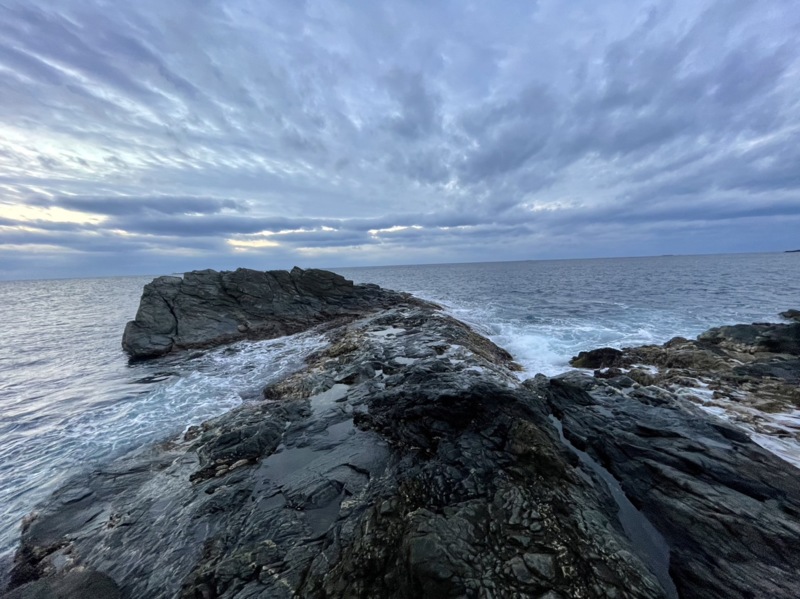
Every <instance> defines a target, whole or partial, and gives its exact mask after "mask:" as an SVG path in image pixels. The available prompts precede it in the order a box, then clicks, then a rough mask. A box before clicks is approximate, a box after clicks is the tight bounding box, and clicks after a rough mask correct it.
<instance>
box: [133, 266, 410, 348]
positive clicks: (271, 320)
mask: <svg viewBox="0 0 800 599" xmlns="http://www.w3.org/2000/svg"><path fill="white" fill-rule="evenodd" d="M401 295H403V294H399V293H395V292H388V291H385V290H383V289H380V288H378V287H377V286H375V285H353V283H352V281H348V280H347V279H345V278H344V277H342V276H340V275H337V274H334V273H332V272H328V271H325V270H316V269H308V270H303V269H301V268H294V269H292V270H291V272H287V271H282V270H281V271H267V272H262V271H257V270H250V269H246V268H240V269H238V270H235V271H223V272H217V271H214V270H201V271H193V272H187V273H186V274H185V275H184V276H183V277H177V276H174V277H159V278H157V279H155V280H154V281H152V282H151V283H149V284H147V285H145V288H144V293H143V294H142V300H141V304H140V305H139V311H138V312H137V314H136V318H135V319H134V320H132V321H131V322H129V323H128V325H127V326H126V327H125V333H124V334H123V336H122V347H123V349H124V350H125V351H126V352H127V353H128V355H129V356H130V357H131V358H132V359H134V360H137V359H145V358H153V357H157V356H160V355H163V354H166V353H169V352H171V351H173V350H179V349H187V348H198V347H209V346H213V345H219V344H221V343H229V342H232V341H238V340H241V339H270V338H273V337H280V336H283V335H290V334H292V333H297V332H299V331H303V330H306V329H308V328H310V327H312V326H315V325H318V324H320V323H322V322H328V321H332V320H335V319H337V318H343V317H353V316H355V315H359V314H363V313H364V312H365V311H367V310H374V309H377V308H380V307H388V306H389V305H391V303H392V302H393V301H395V300H396V299H397V298H398V297H400V296H401Z"/></svg>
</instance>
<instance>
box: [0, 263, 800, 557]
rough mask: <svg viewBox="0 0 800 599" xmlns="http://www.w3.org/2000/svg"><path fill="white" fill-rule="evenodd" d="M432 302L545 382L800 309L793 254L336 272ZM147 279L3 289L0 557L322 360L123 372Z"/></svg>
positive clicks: (283, 355)
mask: <svg viewBox="0 0 800 599" xmlns="http://www.w3.org/2000/svg"><path fill="white" fill-rule="evenodd" d="M334 270H336V271H337V272H339V273H341V274H343V275H344V276H346V277H348V278H351V279H353V280H354V281H356V282H358V283H361V282H369V283H377V284H379V285H381V286H384V287H388V288H392V289H397V290H402V291H410V292H412V293H415V294H417V295H419V296H421V297H424V298H426V299H430V300H433V301H435V302H438V303H440V304H441V305H442V306H444V307H445V309H447V310H448V311H449V312H450V313H451V314H453V315H454V316H456V317H458V318H460V319H462V320H465V321H467V322H469V323H471V324H472V325H474V326H475V327H476V328H477V329H478V330H479V331H480V332H482V333H484V334H486V335H487V336H489V337H490V338H491V339H492V340H494V341H495V342H496V343H498V344H499V345H501V346H503V347H505V348H506V349H508V350H509V351H510V352H511V353H512V354H513V355H514V357H515V359H516V360H517V361H518V362H520V363H521V364H522V365H523V366H524V367H525V368H526V371H525V373H524V376H533V375H534V374H536V373H537V372H542V373H545V374H548V375H553V374H557V373H559V372H563V371H564V370H567V369H568V368H569V365H568V361H569V358H570V357H571V356H573V355H575V354H577V353H578V352H579V351H582V350H587V349H592V348H595V347H600V346H606V345H608V346H614V347H623V346H631V345H640V344H644V343H663V342H664V341H667V340H668V339H670V338H671V337H673V336H676V335H681V336H684V337H693V336H695V335H697V334H698V333H700V332H702V331H704V330H706V329H707V328H709V327H712V326H718V325H722V324H732V323H737V322H754V321H779V318H778V312H780V311H782V310H785V309H787V308H792V307H794V308H800V254H753V255H727V256H664V257H657V258H620V259H598V260H561V261H530V262H508V263H484V264H451V265H427V266H396V267H380V268H378V267H374V268H357V269H334ZM152 278H153V277H150V276H148V277H127V278H103V279H73V280H50V281H11V282H0V310H1V312H0V314H1V315H2V316H1V317H0V555H2V554H4V553H5V554H6V555H7V554H8V552H9V551H11V550H12V549H13V547H14V544H15V543H16V541H17V539H18V533H19V522H20V520H21V518H22V517H23V516H24V515H25V514H26V513H28V512H29V511H30V510H31V509H33V508H34V507H35V505H36V503H37V502H39V501H42V500H43V499H45V498H46V497H47V495H48V494H49V493H51V492H52V491H53V490H54V489H55V488H56V487H57V486H58V485H59V484H60V483H61V482H63V481H64V479H65V478H66V477H67V476H69V475H71V474H73V473H75V472H77V471H79V470H81V469H87V468H94V467H96V466H99V465H100V464H102V463H103V462H105V461H108V460H109V459H112V458H113V457H114V456H117V455H120V454H121V453H124V452H125V451H128V450H130V449H133V448H135V447H137V446H140V445H142V444H144V443H151V442H155V441H158V440H160V439H163V438H166V437H168V436H171V435H175V434H179V433H181V431H183V430H184V429H185V428H186V427H187V426H189V425H191V424H197V423H199V422H202V421H203V420H205V419H208V418H210V417H213V416H215V415H218V414H221V413H223V412H225V411H227V410H229V409H231V408H232V407H234V406H236V405H239V404H241V403H242V402H245V401H252V400H256V399H258V398H259V397H260V392H261V389H262V388H263V387H264V386H265V385H266V384H268V383H269V382H271V381H273V380H277V379H278V378H280V377H282V376H284V375H285V374H286V373H288V372H291V371H293V370H294V369H297V368H300V366H301V365H302V361H303V358H304V357H305V356H306V355H308V354H309V353H310V352H312V351H315V350H316V349H318V348H320V347H322V345H323V344H324V340H323V339H322V338H321V337H320V336H318V335H315V334H313V333H305V334H300V335H294V336H292V337H287V338H282V339H275V340H270V341H261V342H254V343H237V344H234V345H232V346H227V347H223V348H217V349H214V350H210V351H205V352H199V351H197V352H187V353H183V354H178V355H174V356H169V357H166V358H161V359H158V360H154V361H150V362H145V363H137V364H132V365H131V364H128V361H127V358H126V356H125V355H124V353H123V352H122V349H121V347H120V339H121V336H122V331H123V328H124V326H125V323H126V321H128V320H130V319H132V318H133V317H134V315H135V313H136V308H137V306H138V303H139V298H140V296H141V291H142V287H143V286H144V285H145V284H146V283H147V282H149V281H150V280H151V279H152Z"/></svg>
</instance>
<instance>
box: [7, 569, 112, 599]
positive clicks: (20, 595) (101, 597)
mask: <svg viewBox="0 0 800 599" xmlns="http://www.w3.org/2000/svg"><path fill="white" fill-rule="evenodd" d="M5 597H6V599H72V598H76V599H77V598H78V597H81V598H85V599H122V598H123V595H122V592H121V591H120V589H119V587H118V586H117V584H116V583H115V582H114V581H113V580H112V579H111V578H109V577H108V576H106V575H105V574H102V573H100V572H94V571H92V570H81V569H76V570H72V571H69V572H66V573H65V574H62V575H56V576H53V577H51V578H46V579H42V580H36V581H34V582H31V583H28V584H26V585H24V586H21V587H19V588H17V589H14V590H13V591H11V592H10V593H8V594H7V595H5Z"/></svg>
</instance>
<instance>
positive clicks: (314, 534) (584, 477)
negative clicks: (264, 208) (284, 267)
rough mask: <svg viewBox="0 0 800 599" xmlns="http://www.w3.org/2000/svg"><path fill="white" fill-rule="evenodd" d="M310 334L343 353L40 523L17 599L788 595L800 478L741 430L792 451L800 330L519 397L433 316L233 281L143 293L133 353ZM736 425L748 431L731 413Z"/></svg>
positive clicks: (620, 355) (140, 459) (264, 280)
mask: <svg viewBox="0 0 800 599" xmlns="http://www.w3.org/2000/svg"><path fill="white" fill-rule="evenodd" d="M786 316H787V318H796V316H793V315H792V313H791V311H790V313H787V315H786ZM312 327H316V328H317V329H318V330H320V331H324V334H325V335H326V337H327V339H328V342H329V343H328V345H327V347H326V348H325V349H323V350H321V351H319V352H317V353H316V354H314V355H312V356H310V357H309V358H308V359H307V363H306V366H305V368H303V369H302V370H301V371H299V372H297V373H295V374H293V375H290V376H289V377H287V378H286V379H284V380H282V381H279V382H278V383H275V384H273V385H271V386H269V387H268V388H266V389H264V393H263V400H262V401H258V402H252V403H248V404H245V405H243V406H241V407H240V408H238V409H235V410H233V411H231V412H228V413H227V414H225V415H223V416H221V417H219V418H216V419H213V420H211V421H208V422H206V423H204V424H203V425H202V426H199V427H193V428H190V429H189V430H188V431H187V432H186V434H185V435H183V436H182V437H180V438H175V439H170V440H168V441H165V442H164V443H162V444H160V445H157V446H153V447H146V448H142V449H140V450H139V451H137V452H134V453H132V454H130V455H127V456H124V457H122V458H120V459H118V460H115V461H114V462H112V463H111V464H108V465H107V466H106V467H105V468H103V469H102V470H101V471H96V472H93V473H91V474H86V475H82V476H79V477H76V478H75V479H73V480H71V481H70V482H69V483H68V484H67V485H66V486H65V487H63V488H62V489H60V490H59V491H57V492H56V493H55V494H54V495H53V497H52V498H51V499H50V500H48V501H47V502H45V503H44V504H43V505H41V506H39V508H38V509H37V511H35V512H33V513H32V514H31V515H30V516H29V517H28V518H26V520H25V522H24V523H23V532H22V540H21V544H20V548H19V550H18V551H17V554H16V557H15V563H14V568H13V570H12V572H11V585H10V587H9V589H8V591H7V595H6V596H7V597H10V598H14V599H19V598H29V599H30V598H34V597H37V598H43V597H109V598H112V597H129V598H134V597H153V598H160V597H164V598H167V597H182V598H207V599H211V598H238V599H245V598H255V597H264V598H267V597H269V598H281V597H286V598H288V597H309V598H333V597H363V598H367V597H376V598H377V597H386V598H398V599H399V598H412V597H413V598H416V597H430V598H439V597H486V598H490V597H495V598H506V597H542V598H546V599H558V598H563V599H567V598H571V597H726V598H736V597H743V598H744V597H749V598H756V597H764V598H766V597H771V598H772V597H785V598H789V597H796V596H797V588H800V482H799V481H800V478H799V477H798V475H799V474H800V470H798V469H797V468H796V467H794V466H793V465H791V464H790V463H788V462H787V461H785V460H782V459H780V458H779V457H777V456H776V455H775V453H773V451H775V448H774V447H772V448H770V449H771V450H772V451H768V450H767V449H765V448H764V447H762V446H761V445H759V443H756V442H754V441H753V440H751V438H750V436H751V435H753V436H754V437H756V436H757V435H762V436H766V437H768V438H772V439H783V440H784V441H786V440H787V439H789V438H791V440H792V441H793V442H796V441H797V434H798V431H797V428H792V426H790V425H789V424H786V422H784V423H783V424H779V425H776V424H775V422H782V421H780V419H779V417H781V416H782V417H787V415H791V414H793V413H794V412H796V411H797V410H798V407H800V400H798V382H800V322H792V323H790V324H782V325H776V324H756V325H737V326H735V327H721V328H719V329H712V330H711V331H709V332H707V333H705V334H704V335H701V336H700V338H698V340H696V341H689V340H685V339H674V340H672V341H670V342H668V343H667V344H665V345H663V346H649V347H643V348H630V349H626V350H622V351H620V350H612V349H608V348H606V349H603V350H596V351H594V352H588V353H585V354H582V355H581V356H578V357H577V358H576V359H575V362H574V365H575V366H576V367H580V368H584V369H586V368H589V369H592V370H594V372H593V373H591V374H590V373H589V372H588V371H586V370H583V371H572V372H569V373H566V374H564V375H561V376H559V377H553V378H548V377H545V376H543V375H537V376H535V377H533V378H529V379H527V380H522V376H521V375H520V372H519V370H520V369H519V366H518V365H516V364H515V363H514V362H513V360H512V357H511V356H510V355H509V354H508V353H507V352H506V351H505V350H503V349H502V348H500V347H498V346H496V345H495V344H493V343H492V342H491V341H489V340H488V339H486V338H484V337H482V336H480V335H478V334H477V333H475V332H474V331H473V330H471V329H470V328H469V327H468V326H467V325H465V324H463V323H461V322H459V321H457V320H455V319H453V318H451V317H449V316H448V315H446V314H444V313H443V311H442V310H441V309H439V307H438V306H435V305H434V304H431V303H428V302H424V301H422V300H418V299H416V298H414V297H412V296H410V295H408V294H402V293H396V292H392V291H388V290H383V289H379V288H377V287H375V286H360V285H353V284H352V283H351V282H349V281H346V280H345V279H343V278H342V277H339V276H338V275H334V274H333V273H327V272H325V271H316V270H305V271H304V270H301V269H295V270H293V271H292V272H291V273H281V272H267V273H261V272H257V271H247V270H244V269H240V270H238V271H235V272H233V273H216V272H214V271H200V272H195V273H187V275H185V276H184V277H183V278H182V279H181V278H176V277H162V278H160V279H157V280H156V281H154V282H153V283H151V284H149V285H148V286H147V287H146V288H145V291H144V293H143V297H142V303H141V306H140V310H139V313H138V314H137V317H136V320H135V321H132V323H129V325H128V327H127V328H126V331H125V336H124V340H123V345H124V347H125V349H126V351H127V352H128V354H129V355H130V356H131V358H132V359H146V358H151V357H156V356H158V355H162V354H164V353H168V352H172V351H180V350H182V349H186V348H202V347H209V346H212V345H215V344H219V343H227V342H230V341H233V340H238V339H257V338H268V337H274V336H278V335H283V334H289V333H294V332H297V331H299V330H305V329H309V328H312ZM729 405H730V406H734V407H735V406H739V407H740V408H741V410H740V413H741V414H749V416H748V417H747V418H745V417H742V418H741V419H737V418H736V417H734V416H728V418H729V421H725V420H723V419H721V418H719V417H718V416H717V414H716V413H715V410H725V414H736V413H737V412H736V411H735V410H733V408H729V407H728V406H729ZM759 415H764V416H759ZM759 418H761V419H760V420H759ZM789 420H791V418H789ZM742 427H744V428H742ZM776 427H777V428H776ZM781 427H783V428H781ZM792 435H793V437H792ZM761 443H762V444H765V443H764V441H763V440H761ZM767 445H768V444H767ZM776 453H780V452H779V451H776ZM789 453H791V448H790V449H789Z"/></svg>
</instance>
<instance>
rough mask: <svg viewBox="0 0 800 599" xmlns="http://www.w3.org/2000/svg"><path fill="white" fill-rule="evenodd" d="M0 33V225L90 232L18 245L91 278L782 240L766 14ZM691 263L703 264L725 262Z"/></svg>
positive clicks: (162, 21)
mask: <svg viewBox="0 0 800 599" xmlns="http://www.w3.org/2000/svg"><path fill="white" fill-rule="evenodd" d="M0 11H2V12H1V13H0V65H3V68H2V69H0V138H2V142H0V172H2V173H3V174H2V176H1V177H0V186H5V187H0V189H5V190H6V191H0V194H4V195H2V196H0V200H2V201H6V202H8V201H13V202H16V203H18V204H20V205H25V204H28V205H32V206H34V207H38V208H43V207H44V208H47V207H60V208H66V209H69V210H75V211H79V212H90V213H92V214H100V215H103V216H106V217H108V218H107V219H106V220H105V221H104V222H102V223H100V224H97V225H89V224H85V225H79V224H74V223H63V222H62V223H59V222H53V221H52V220H51V221H48V220H38V221H33V222H30V221H27V225H28V226H31V227H33V228H36V229H38V230H39V231H40V232H42V233H41V234H39V235H38V237H36V236H32V237H25V236H20V235H18V234H17V233H14V235H16V236H17V237H16V239H18V240H23V239H33V238H34V237H36V238H39V239H41V238H43V237H42V236H43V235H45V236H49V238H50V239H51V240H53V243H56V244H64V247H69V248H79V247H80V248H81V249H79V250H76V251H79V252H85V253H92V252H95V253H98V254H100V253H104V252H113V249H112V248H113V247H114V244H115V243H117V237H119V236H116V237H115V236H113V235H111V234H109V233H108V231H109V230H110V229H121V230H123V231H127V232H128V233H129V234H130V237H131V238H132V239H130V240H129V241H128V242H125V241H119V243H120V245H119V247H120V249H119V252H118V253H119V254H120V255H125V254H126V252H139V253H142V252H145V253H146V252H148V251H151V250H152V248H154V247H161V248H189V249H192V248H193V249H194V250H196V251H197V252H199V254H198V256H199V255H201V254H202V255H203V256H207V254H204V253H203V252H212V251H216V252H218V255H217V256H216V257H215V260H217V261H218V262H219V263H228V261H235V260H236V259H237V258H238V255H234V254H231V253H230V248H229V247H228V246H227V245H226V243H225V239H226V238H231V237H233V238H242V239H246V238H247V236H248V235H250V236H252V235H254V234H257V233H259V232H262V231H270V232H273V233H275V232H278V231H280V230H303V232H299V233H294V234H293V235H285V236H280V237H281V241H282V243H284V246H283V247H281V248H278V249H274V248H273V249H269V248H264V250H263V252H264V255H271V256H275V259H276V260H277V259H280V260H292V259H293V257H299V256H300V255H299V254H296V253H292V252H293V251H295V250H296V248H300V247H304V248H314V247H318V248H328V249H335V248H352V247H362V252H363V253H362V254H355V253H347V252H345V251H344V249H343V250H342V253H340V254H336V253H328V254H324V255H326V256H329V257H330V258H329V259H330V260H331V262H330V264H335V263H336V262H337V260H342V261H345V262H352V261H353V260H358V259H359V258H358V256H359V255H361V256H363V259H364V260H365V261H369V260H372V259H373V257H375V256H384V257H383V258H381V259H384V260H385V259H392V260H396V261H405V260H403V259H402V256H403V255H404V252H409V255H413V256H419V255H420V254H418V253H415V252H417V248H419V247H424V248H426V251H427V252H428V253H429V254H430V255H431V256H432V255H434V254H435V255H436V256H439V257H442V256H451V257H456V258H458V257H459V256H461V255H467V254H469V252H470V251H472V250H471V249H470V247H469V244H470V243H473V244H480V245H481V247H483V248H484V249H483V250H482V251H481V252H480V256H482V257H484V258H497V259H502V258H506V257H508V254H507V253H506V252H512V251H513V252H518V254H514V255H515V256H516V255H523V253H524V252H525V251H527V250H526V249H525V248H526V243H528V244H529V245H530V246H531V247H537V248H540V249H539V251H542V252H551V253H552V252H554V251H556V250H553V249H546V248H547V242H548V240H549V241H550V242H551V244H552V247H561V246H560V244H561V243H567V241H565V240H571V241H570V242H569V243H571V244H572V245H570V246H569V247H570V252H577V253H578V254H580V253H581V252H583V253H584V254H587V255H588V254H592V253H593V252H595V251H601V250H600V249H596V248H606V249H607V248H610V247H612V245H609V244H613V241H612V240H610V238H607V236H604V235H600V234H598V233H597V231H598V228H599V227H601V226H604V227H607V228H608V230H611V228H613V230H614V232H615V234H616V235H617V236H618V237H620V241H619V247H624V248H634V249H630V251H636V250H635V248H636V247H640V248H642V252H643V253H644V250H646V249H647V248H649V247H651V246H655V245H657V244H658V243H663V244H666V243H677V242H676V241H675V240H679V239H680V235H681V234H682V233H681V231H683V232H684V233H683V234H684V235H685V238H686V240H687V241H686V243H687V244H688V243H689V241H688V240H690V239H691V243H697V242H696V241H695V240H694V237H692V235H693V231H696V230H697V229H696V227H699V226H701V225H699V224H698V223H704V224H702V226H703V227H713V226H716V227H717V229H716V230H720V231H721V230H726V231H727V230H729V229H726V228H725V227H733V226H734V225H733V224H731V223H736V222H740V223H749V222H752V221H753V219H756V220H759V222H761V221H765V222H766V221H767V220H769V219H773V220H772V221H770V222H773V223H774V224H775V227H777V228H780V227H786V226H788V225H786V224H785V223H786V222H788V221H790V220H791V219H792V218H795V215H796V211H795V210H794V208H793V207H794V206H795V205H796V199H797V197H798V192H800V177H798V175H797V169H796V164H797V163H798V160H799V159H800V154H798V149H797V148H800V143H798V142H800V139H799V138H798V135H799V134H798V132H797V130H796V126H797V125H796V123H797V122H800V103H798V102H797V100H796V98H795V96H796V94H795V91H794V88H795V87H796V86H795V85H793V81H792V77H793V76H794V74H795V73H796V72H797V70H798V69H800V42H798V39H800V37H798V36H797V32H798V31H800V13H798V11H796V10H795V6H794V4H793V3H792V2H790V1H788V0H766V1H765V2H764V3H761V4H757V3H752V2H747V1H743V0H703V1H702V2H689V1H688V0H678V1H676V2H667V1H666V0H655V1H654V2H652V3H650V4H649V5H648V6H642V7H634V6H631V5H630V4H629V3H627V2H623V1H622V0H610V1H609V2H604V3H596V4H592V5H586V6H583V7H582V8H581V10H580V11H577V10H573V9H572V8H569V7H566V6H564V5H559V4H557V3H555V4H554V3H536V2H526V1H523V0H514V1H509V2H504V3H502V4H501V5H482V4H476V5H474V6H468V5H464V4H463V3H461V2H456V1H445V2H441V3H433V4H431V3H427V4H426V3H419V2H416V1H411V0H400V1H398V2H392V3H389V2H384V1H378V2H372V3H368V4H366V5H364V6H358V7H354V6H353V5H352V4H350V3H346V2H340V1H338V0H335V1H333V2H330V3H324V4H312V3H301V2H288V1H287V2H284V1H281V2H274V3H270V4H269V5H263V4H262V5H259V4H251V5H243V4H235V3H234V4H220V3H216V2H204V3H202V4H197V3H195V2H189V1H188V0H174V2H169V3H165V2H157V1H154V0H142V2H139V3H128V4H117V5H114V6H113V7H111V6H107V5H105V4H102V3H99V2H96V1H94V0H64V1H63V2H59V3H45V4H38V5H31V4H30V3H25V2H21V1H17V0H11V1H10V2H7V3H6V4H5V5H4V7H3V8H2V9H0ZM26 190H27V191H26ZM530 205H536V206H539V207H544V208H543V209H541V210H539V211H538V212H532V211H531V210H529V209H528V208H527V207H528V206H530ZM54 213H55V212H54ZM42 218H44V217H42ZM48 218H50V217H48ZM780 219H783V221H781V220H780ZM20 222H21V221H17V220H15V219H11V218H6V219H5V220H3V221H0V224H2V225H3V226H6V227H12V228H13V227H16V226H17V225H18V224H19V223H20ZM619 223H624V224H626V225H627V226H629V227H631V228H636V230H637V231H639V233H635V232H633V231H632V230H631V231H629V232H625V231H624V230H623V229H622V228H619V227H617V224H619ZM713 223H716V224H713ZM412 226H418V227H422V228H421V229H416V228H409V229H403V230H396V231H391V232H383V233H380V234H379V235H378V237H377V238H375V237H373V236H371V235H370V234H369V231H370V230H373V229H390V228H392V227H412ZM741 226H744V225H741ZM323 227H328V228H331V229H333V231H327V230H323ZM447 227H450V228H449V229H448V228H447ZM458 227H462V228H458ZM703 230H704V231H705V230H708V231H711V229H703ZM781 230H783V229H781ZM581 231H583V232H588V231H591V232H592V233H593V235H588V234H585V235H583V236H581V234H580V232H581ZM645 232H646V235H651V236H652V237H653V239H651V240H650V242H648V243H647V244H644V245H642V243H643V242H642V241H641V239H642V238H643V236H646V235H645ZM82 235H83V236H86V244H85V246H81V245H80V240H79V239H78V238H79V237H80V236H82ZM90 236H93V237H95V238H97V240H98V241H97V244H95V245H93V244H92V241H91V239H90ZM105 237H107V238H108V240H110V241H108V243H107V245H102V246H101V245H100V244H101V243H106V241H103V239H104V238H105ZM734 237H735V236H734ZM593 238H596V239H598V240H600V239H603V240H604V241H602V244H606V245H602V244H601V242H600V241H597V245H592V244H593V243H594V242H592V241H591V239H593ZM708 238H709V240H710V241H709V246H708V250H709V251H714V249H715V247H717V246H719V247H723V246H724V247H725V248H727V247H729V246H728V245H727V243H728V242H726V241H725V242H724V243H723V240H722V237H720V236H718V235H713V234H710V233H709V235H708ZM741 238H742V239H743V240H744V239H747V240H752V238H751V237H747V236H745V235H742V236H741ZM775 238H776V239H778V238H780V237H779V236H776V237H775ZM658 239H660V240H661V241H658ZM575 240H577V241H575ZM2 241H3V242H4V243H11V242H10V241H7V237H6V236H5V231H4V238H3V240H2ZM29 242H30V243H34V242H33V241H29ZM751 242H752V241H748V243H751ZM19 243H22V241H20V242H19ZM25 243H28V242H25ZM126 243H129V245H126ZM743 243H744V241H743ZM765 243H766V242H765ZM775 243H777V242H775ZM139 244H140V245H139ZM437 244H439V245H438V246H437ZM575 244H577V245H575ZM637 244H639V245H637ZM714 244H716V245H714ZM720 244H722V245H720ZM100 247H102V248H103V249H102V251H101V250H100V249H98V248H100ZM437 247H439V248H441V252H438V251H437V250H436V248H437ZM576 247H577V249H574V248H576ZM687 247H688V246H687ZM693 247H694V246H693ZM698 247H699V246H698ZM754 247H755V246H754ZM759 247H761V246H759ZM91 248H95V249H91ZM209 248H213V250H212V249H209ZM454 248H458V250H459V251H458V252H456V250H455V249H454ZM746 249H747V247H744V246H743V247H742V251H746ZM776 249H778V248H776ZM389 250H390V251H389ZM348 251H350V250H348ZM379 251H387V252H389V253H387V254H380V253H373V254H370V253H369V252H379ZM626 251H627V250H626ZM270 252H272V253H270ZM447 252H453V253H451V254H448V253H447ZM252 253H253V254H254V255H255V254H257V253H258V252H257V251H255V250H253V252H252ZM389 254H391V258H387V257H386V256H389ZM137 255H138V254H137ZM243 255H244V254H243ZM248 255H249V254H248ZM194 259H197V260H199V259H200V258H199V257H197V256H195V257H194V258H191V260H194ZM320 259H322V258H320ZM375 259H378V258H375ZM176 260H177V259H176ZM187 260H190V258H187ZM76 264H77V262H76ZM81 264H83V263H81Z"/></svg>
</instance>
